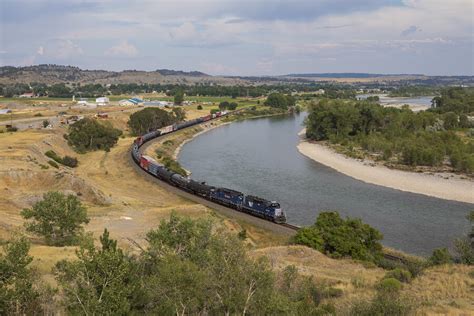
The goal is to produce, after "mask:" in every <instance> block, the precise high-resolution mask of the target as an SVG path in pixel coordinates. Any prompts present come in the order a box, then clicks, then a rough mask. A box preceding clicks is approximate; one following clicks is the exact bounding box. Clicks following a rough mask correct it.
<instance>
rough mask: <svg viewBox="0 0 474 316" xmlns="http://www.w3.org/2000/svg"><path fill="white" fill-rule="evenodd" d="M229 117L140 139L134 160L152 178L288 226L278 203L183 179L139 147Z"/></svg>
mask: <svg viewBox="0 0 474 316" xmlns="http://www.w3.org/2000/svg"><path fill="white" fill-rule="evenodd" d="M227 114H228V113H227V112H225V111H222V112H217V113H215V114H212V115H207V116H204V117H200V118H197V119H194V120H190V121H186V122H182V123H177V124H173V125H169V126H166V127H163V128H161V129H159V130H156V131H150V132H148V133H146V134H144V135H142V136H139V137H137V138H136V139H135V141H134V143H133V145H132V152H131V154H132V158H133V160H134V161H135V162H136V163H137V164H138V165H139V166H140V168H142V169H143V170H145V171H146V172H148V173H149V174H151V175H153V176H155V177H157V178H159V179H160V180H162V181H165V182H167V183H169V184H171V185H173V186H175V187H178V188H180V189H182V190H184V191H187V192H189V193H192V194H195V195H198V196H200V197H203V198H205V199H208V200H210V201H213V202H215V203H218V204H221V205H225V206H227V207H231V208H234V209H236V210H238V211H241V212H245V213H248V214H251V215H254V216H258V217H261V218H264V219H267V220H270V221H273V222H275V223H280V224H282V223H286V216H285V213H284V212H283V211H282V209H281V207H280V204H279V203H278V202H275V201H269V200H266V199H263V198H260V197H257V196H253V195H244V194H243V193H242V192H239V191H235V190H232V189H228V188H220V187H214V186H211V185H208V184H206V183H205V182H199V181H195V180H193V179H190V178H188V177H183V176H182V175H180V174H177V173H175V172H173V171H171V170H169V169H167V168H166V167H165V166H164V165H163V164H161V163H159V162H157V161H156V160H155V159H153V158H152V157H150V156H146V155H142V154H141V153H140V147H141V146H142V145H143V144H144V143H146V142H147V141H150V140H152V139H154V138H156V137H159V136H161V135H165V134H168V133H172V132H175V131H177V130H180V129H183V128H186V127H189V126H193V125H196V124H200V123H203V122H206V121H209V120H211V119H214V118H218V117H221V116H225V115H227Z"/></svg>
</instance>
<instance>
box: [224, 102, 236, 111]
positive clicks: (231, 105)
mask: <svg viewBox="0 0 474 316" xmlns="http://www.w3.org/2000/svg"><path fill="white" fill-rule="evenodd" d="M237 106H238V104H237V103H236V102H230V103H229V106H227V109H228V110H229V111H234V110H235V109H237Z"/></svg>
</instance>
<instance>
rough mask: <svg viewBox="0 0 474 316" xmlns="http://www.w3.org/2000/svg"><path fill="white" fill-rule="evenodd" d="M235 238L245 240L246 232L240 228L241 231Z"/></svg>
mask: <svg viewBox="0 0 474 316" xmlns="http://www.w3.org/2000/svg"><path fill="white" fill-rule="evenodd" d="M237 237H239V239H240V240H245V239H247V230H246V229H245V228H242V230H241V231H240V232H239V233H238V234H237Z"/></svg>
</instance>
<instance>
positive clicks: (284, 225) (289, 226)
mask: <svg viewBox="0 0 474 316" xmlns="http://www.w3.org/2000/svg"><path fill="white" fill-rule="evenodd" d="M279 225H281V226H283V227H287V228H289V229H293V230H298V229H300V228H301V226H296V225H292V224H289V223H282V224H279Z"/></svg>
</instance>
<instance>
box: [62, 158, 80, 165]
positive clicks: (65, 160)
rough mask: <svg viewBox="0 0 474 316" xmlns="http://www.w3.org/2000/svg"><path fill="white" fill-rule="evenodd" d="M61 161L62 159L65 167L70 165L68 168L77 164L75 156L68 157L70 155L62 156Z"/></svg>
mask: <svg viewBox="0 0 474 316" xmlns="http://www.w3.org/2000/svg"><path fill="white" fill-rule="evenodd" d="M62 161H63V162H62V163H63V165H65V166H67V167H70V168H76V167H77V164H78V161H77V158H74V157H70V156H64V158H63V159H62Z"/></svg>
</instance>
